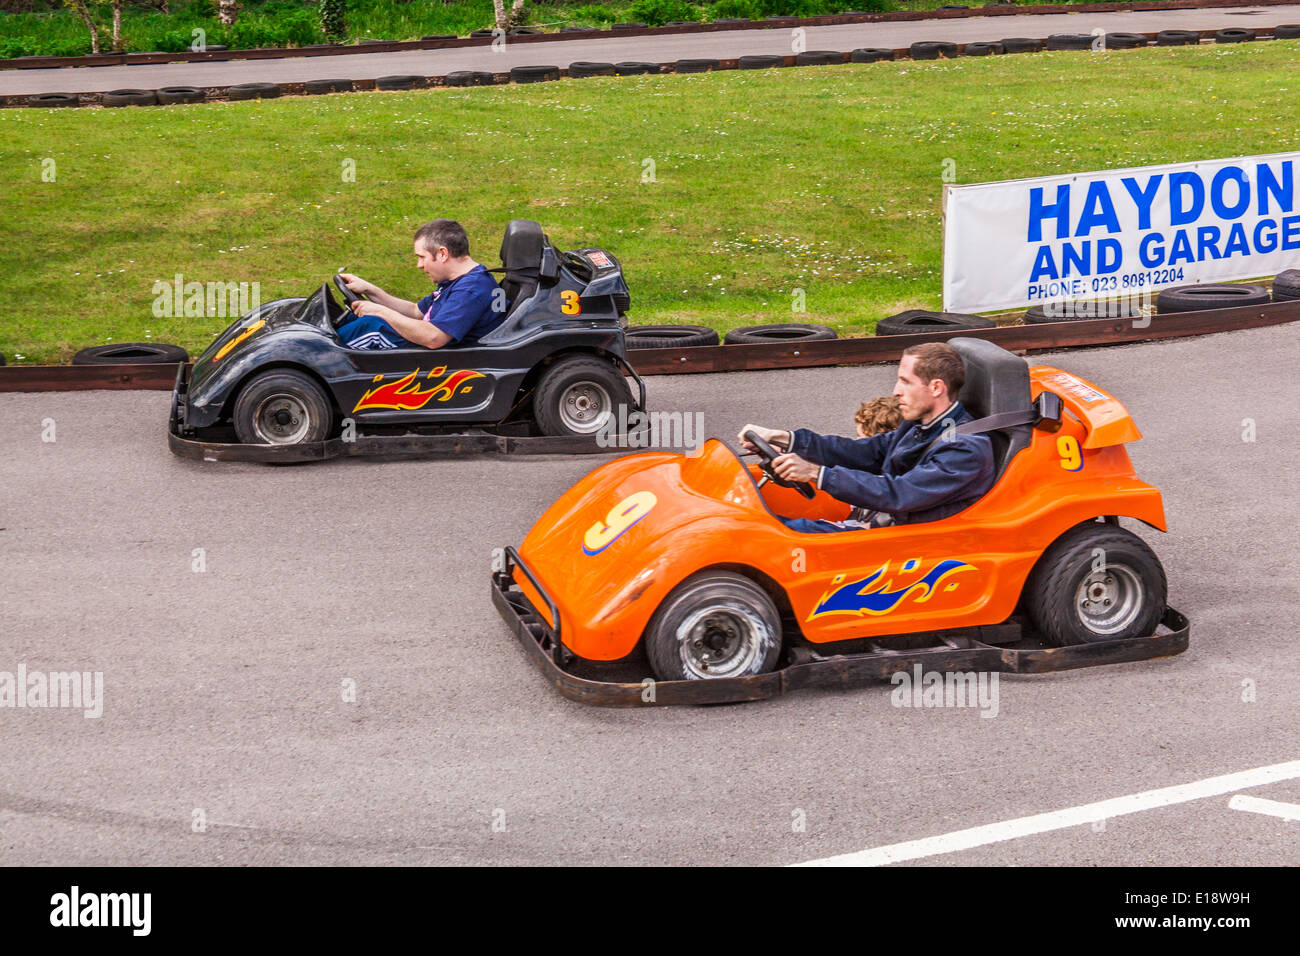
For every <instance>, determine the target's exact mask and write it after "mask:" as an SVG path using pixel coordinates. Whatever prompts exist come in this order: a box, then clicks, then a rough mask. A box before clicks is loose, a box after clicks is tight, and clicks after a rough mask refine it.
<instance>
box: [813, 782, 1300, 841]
mask: <svg viewBox="0 0 1300 956" xmlns="http://www.w3.org/2000/svg"><path fill="white" fill-rule="evenodd" d="M1297 777H1300V760H1291V761H1288V762H1287V763H1275V764H1273V765H1271V766H1268V767H1256V768H1255V769H1253V770H1242V771H1240V772H1239V773H1230V774H1225V775H1224V776H1221V777H1209V778H1207V779H1205V780H1197V781H1194V782H1193V783H1184V784H1179V785H1178V786H1175V787H1163V788H1161V789H1159V790H1146V791H1144V792H1142V793H1130V794H1128V795H1126V796H1123V797H1115V798H1113V799H1111V800H1102V801H1100V802H1098V803H1085V804H1083V805H1082V806H1078V807H1070V808H1068V809H1065V810H1053V811H1052V812H1050V813H1039V814H1036V815H1035V816H1032V817H1020V818H1018V819H1015V820H1004V821H1002V822H1001V823H990V824H987V825H986V826H982V827H972V828H971V829H969V830H957V831H956V832H954V833H945V834H942V835H940V836H933V837H926V838H925V839H922V840H909V841H907V842H906V843H892V844H890V845H889V846H880V847H876V848H874V849H871V850H860V851H858V852H856V853H844V854H841V855H839V856H830V857H826V858H825V859H821V860H809V861H808V862H807V863H799V864H795V865H796V866H884V865H886V864H889V863H901V862H903V861H904V860H917V859H921V858H922V857H927V856H936V855H938V854H941V853H956V852H958V851H960V850H969V849H971V848H972V847H977V846H986V845H987V844H990V843H999V842H1001V841H1003V840H1015V839H1019V838H1020V837H1024V836H1030V835H1032V834H1035V833H1047V832H1049V831H1051V830H1063V829H1065V828H1066V827H1075V826H1079V825H1080V824H1084V823H1093V822H1095V821H1097V820H1106V819H1109V818H1111V817H1120V816H1124V815H1125V814H1129V813H1140V812H1141V811H1143V810H1154V809H1156V808H1158V807H1167V806H1171V805H1173V804H1176V803H1186V802H1188V801H1189V800H1201V799H1203V798H1205V797H1216V796H1219V795H1221V794H1224V793H1231V792H1232V791H1233V790H1244V789H1247V788H1249V787H1259V786H1263V785H1264V784H1269V783H1277V782H1278V781H1280V780H1294V779H1296V778H1297ZM1244 799H1247V798H1245V797H1235V798H1234V800H1236V801H1240V800H1244ZM1269 802H1272V801H1269ZM1279 806H1286V804H1279ZM1234 809H1241V808H1240V807H1235V808H1234ZM1298 809H1300V808H1298Z"/></svg>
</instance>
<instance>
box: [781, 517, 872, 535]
mask: <svg viewBox="0 0 1300 956" xmlns="http://www.w3.org/2000/svg"><path fill="white" fill-rule="evenodd" d="M778 517H780V516H779V515H778ZM781 521H782V522H784V523H785V526H786V527H787V528H789V529H790V530H791V531H802V532H803V533H804V534H820V533H825V532H828V531H861V530H862V528H863V526H862V525H860V524H851V525H844V524H841V523H840V522H837V521H826V520H824V519H822V518H817V519H813V518H781Z"/></svg>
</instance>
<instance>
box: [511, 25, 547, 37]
mask: <svg viewBox="0 0 1300 956" xmlns="http://www.w3.org/2000/svg"><path fill="white" fill-rule="evenodd" d="M545 32H546V31H545V30H538V29H537V28H536V27H515V28H514V29H513V30H510V31H508V32H507V34H506V35H507V36H512V37H536V36H541V35H542V34H543V33H545Z"/></svg>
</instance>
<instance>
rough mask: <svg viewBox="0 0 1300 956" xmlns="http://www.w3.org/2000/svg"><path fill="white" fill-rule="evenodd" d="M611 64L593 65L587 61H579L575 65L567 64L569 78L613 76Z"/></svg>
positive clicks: (612, 65)
mask: <svg viewBox="0 0 1300 956" xmlns="http://www.w3.org/2000/svg"><path fill="white" fill-rule="evenodd" d="M613 75H614V64H613V63H593V62H591V61H588V60H579V61H578V62H577V63H570V64H569V76H571V77H574V78H581V77H586V76H613Z"/></svg>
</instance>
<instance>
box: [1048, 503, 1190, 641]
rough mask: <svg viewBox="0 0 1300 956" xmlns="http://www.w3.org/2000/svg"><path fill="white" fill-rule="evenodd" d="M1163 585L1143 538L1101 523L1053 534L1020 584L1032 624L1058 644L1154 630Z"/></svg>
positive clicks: (1162, 602) (1160, 611)
mask: <svg viewBox="0 0 1300 956" xmlns="http://www.w3.org/2000/svg"><path fill="white" fill-rule="evenodd" d="M1166 590H1167V585H1166V583H1165V571H1164V568H1162V567H1161V566H1160V559H1159V558H1157V557H1156V556H1155V552H1153V551H1152V550H1151V549H1150V548H1149V547H1147V544H1146V542H1145V541H1143V540H1142V539H1141V538H1139V537H1138V536H1137V535H1135V534H1133V533H1132V532H1130V531H1125V530H1124V529H1122V528H1119V527H1116V526H1114V525H1108V524H1100V523H1089V524H1083V525H1079V526H1078V527H1075V528H1071V529H1070V530H1069V531H1067V532H1066V533H1065V534H1063V535H1062V536H1061V537H1060V538H1058V539H1057V540H1056V541H1055V542H1054V543H1053V544H1052V546H1051V547H1049V548H1048V549H1047V551H1046V552H1044V554H1043V556H1042V558H1040V559H1039V561H1038V564H1037V565H1036V566H1035V567H1034V571H1033V573H1032V574H1031V575H1030V576H1029V582H1028V583H1027V584H1026V586H1025V591H1026V597H1027V607H1028V610H1029V616H1030V619H1031V620H1032V621H1033V623H1034V626H1035V627H1036V628H1038V630H1039V632H1041V633H1042V634H1043V636H1044V637H1046V638H1047V639H1048V640H1049V641H1050V642H1051V643H1053V644H1055V645H1057V646H1060V647H1063V646H1066V645H1069V644H1090V643H1094V642H1096V641H1112V640H1121V639H1124V638H1130V637H1142V636H1144V635H1147V634H1154V633H1155V630H1156V627H1157V625H1158V624H1159V623H1160V617H1161V615H1162V614H1163V613H1164V609H1165V598H1166Z"/></svg>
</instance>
